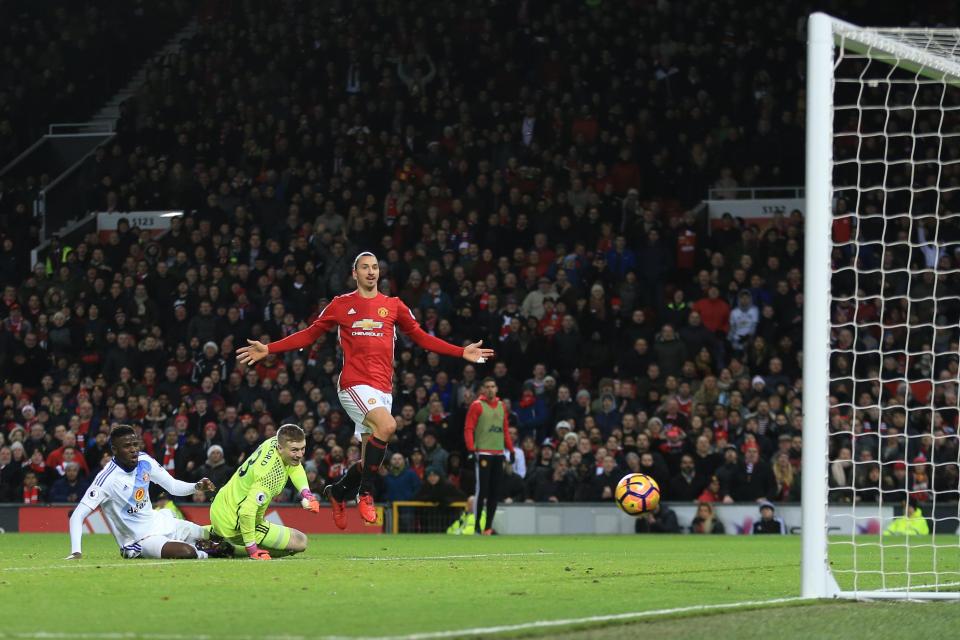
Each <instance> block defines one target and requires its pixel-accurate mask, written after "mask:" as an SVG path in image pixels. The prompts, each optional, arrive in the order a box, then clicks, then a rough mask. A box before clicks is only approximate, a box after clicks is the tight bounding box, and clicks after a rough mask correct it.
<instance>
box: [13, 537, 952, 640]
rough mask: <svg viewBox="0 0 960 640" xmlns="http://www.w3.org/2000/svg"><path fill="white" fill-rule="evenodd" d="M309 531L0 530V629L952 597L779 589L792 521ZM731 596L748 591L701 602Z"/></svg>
mask: <svg viewBox="0 0 960 640" xmlns="http://www.w3.org/2000/svg"><path fill="white" fill-rule="evenodd" d="M310 545H311V546H310V548H309V549H308V551H307V552H306V554H303V555H300V556H296V557H293V558H285V559H280V560H275V561H273V562H269V563H262V562H251V561H248V560H239V559H238V560H210V561H206V562H196V561H179V562H175V561H147V560H121V559H120V557H119V554H118V552H117V548H116V545H115V543H114V541H113V539H112V537H110V536H106V535H95V536H84V548H85V557H84V559H83V560H82V561H80V562H79V563H73V562H67V561H65V560H63V557H64V556H66V555H67V552H68V551H69V542H68V538H67V536H66V535H61V534H8V535H0V638H45V639H48V640H57V639H60V640H71V639H74V638H77V639H79V638H101V637H102V638H112V639H115V640H125V639H126V638H138V637H144V638H153V639H154V640H185V639H186V638H197V637H201V638H204V637H205V638H210V639H214V638H224V639H226V638H259V637H267V636H270V637H275V638H280V637H286V638H288V639H290V640H294V639H296V638H324V637H354V638H355V637H377V638H383V637H413V638H421V639H424V640H426V639H427V638H458V637H465V638H469V637H479V636H480V635H481V634H480V631H479V630H480V629H485V628H490V627H503V629H502V630H501V632H500V633H499V634H497V635H499V636H501V637H525V636H541V637H551V638H554V637H561V638H568V639H574V638H578V639H579V638H646V637H656V638H657V639H658V640H660V639H661V638H687V637H708V638H711V639H713V640H715V639H717V638H725V637H737V638H752V637H757V638H761V637H762V638H767V639H769V638H771V637H776V638H777V639H778V640H783V639H785V638H812V637H830V636H833V637H838V636H843V637H844V638H871V639H876V638H886V637H889V638H895V637H901V636H900V633H901V632H902V630H903V629H915V630H916V629H921V628H922V629H924V630H925V631H924V633H926V632H930V633H931V634H933V635H935V636H943V634H944V633H949V631H948V630H950V629H953V630H956V629H958V628H960V605H958V604H957V603H926V604H917V603H891V604H864V603H849V602H839V603H837V602H807V601H798V600H794V599H793V598H796V596H797V595H798V594H799V572H800V538H799V537H795V536H783V537H774V536H771V537H752V536H743V537H737V536H703V537H694V536H635V537H634V536H578V537H560V536H556V537H548V536H539V537H529V536H521V537H510V536H494V537H482V538H480V537H458V536H442V535H438V536H425V535H421V536H347V535H341V536H337V535H331V536H313V537H311V540H310ZM916 557H917V556H914V559H915V560H916ZM781 598H782V599H785V601H783V602H775V603H766V602H764V601H768V600H772V599H781ZM786 599H790V600H786ZM737 603H755V604H753V605H748V606H732V607H729V608H717V607H716V605H726V604H731V605H735V604H737ZM701 606H702V607H704V608H702V609H697V608H691V607H701ZM663 610H676V611H671V612H666V613H664V612H663ZM643 612H651V613H648V614H646V615H644V614H643ZM616 614H633V615H629V616H622V617H620V618H614V619H610V616H612V615H616ZM585 618H594V619H592V620H590V619H588V620H584V619H585ZM558 621H567V622H560V623H559V624H557V623H558ZM535 623H536V624H535ZM938 630H939V631H938Z"/></svg>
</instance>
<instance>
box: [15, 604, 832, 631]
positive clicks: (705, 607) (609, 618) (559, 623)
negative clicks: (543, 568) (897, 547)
mask: <svg viewBox="0 0 960 640" xmlns="http://www.w3.org/2000/svg"><path fill="white" fill-rule="evenodd" d="M812 600H814V599H813V598H802V597H800V596H796V597H792V598H772V599H770V600H747V601H744V602H730V603H726V604H700V605H692V606H689V607H674V608H672V609H655V610H652V611H631V612H628V613H612V614H607V615H599V616H586V617H583V618H564V619H561V620H536V621H534V622H521V623H517V624H506V625H500V626H496V627H477V628H473V629H450V630H447V631H427V632H422V633H411V634H408V635H400V636H374V637H364V636H295V635H280V636H249V635H247V636H240V635H230V636H213V635H200V634H198V635H186V634H171V633H134V632H128V633H116V632H113V633H68V632H45V631H35V632H25V633H16V632H14V633H4V632H2V631H0V638H24V639H30V640H94V639H96V638H103V639H104V640H132V639H134V638H143V639H145V640H213V639H214V638H221V637H223V638H225V637H229V638H232V639H233V640H432V639H434V638H456V637H459V636H481V635H492V634H496V633H506V632H510V631H526V630H530V629H549V628H551V627H564V626H570V625H583V624H590V623H595V622H616V621H621V620H638V619H642V618H652V617H656V616H666V615H672V614H678V613H694V612H706V611H722V610H725V609H740V608H744V607H766V606H769V605H777V604H786V603H789V602H801V601H812Z"/></svg>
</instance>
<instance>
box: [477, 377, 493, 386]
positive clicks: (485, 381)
mask: <svg viewBox="0 0 960 640" xmlns="http://www.w3.org/2000/svg"><path fill="white" fill-rule="evenodd" d="M488 382H492V383H493V384H497V381H496V380H494V379H493V377H492V376H487V377H486V378H484V379H483V380H481V381H480V384H481V385H484V384H487V383H488Z"/></svg>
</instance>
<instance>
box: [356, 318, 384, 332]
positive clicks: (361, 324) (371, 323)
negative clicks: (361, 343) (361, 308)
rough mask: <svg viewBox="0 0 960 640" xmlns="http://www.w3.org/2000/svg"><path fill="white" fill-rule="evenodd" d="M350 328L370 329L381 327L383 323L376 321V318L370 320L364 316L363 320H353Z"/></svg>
mask: <svg viewBox="0 0 960 640" xmlns="http://www.w3.org/2000/svg"><path fill="white" fill-rule="evenodd" d="M352 328H353V329H363V330H364V331H370V330H371V329H382V328H383V323H382V322H377V321H376V320H371V319H370V318H364V319H363V320H354V321H353V325H352Z"/></svg>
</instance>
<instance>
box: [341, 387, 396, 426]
mask: <svg viewBox="0 0 960 640" xmlns="http://www.w3.org/2000/svg"><path fill="white" fill-rule="evenodd" d="M337 396H338V397H339V398H340V404H341V406H343V409H344V411H346V412H347V415H348V416H350V419H351V420H353V424H354V431H353V432H354V434H355V435H356V436H357V438H358V439H359V438H360V437H361V436H362V435H363V434H365V433H366V434H371V433H373V429H371V428H370V427H368V426H367V425H365V424H363V419H364V417H366V415H367V413H369V412H370V410H371V409H376V408H377V407H383V408H384V409H386V410H387V412H388V413H389V412H391V411H392V410H393V394H391V393H384V392H383V391H380V389H374V388H373V387H371V386H369V385H365V384H358V385H356V386H354V387H347V388H346V389H341V390H340V392H339V393H338V394H337Z"/></svg>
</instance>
